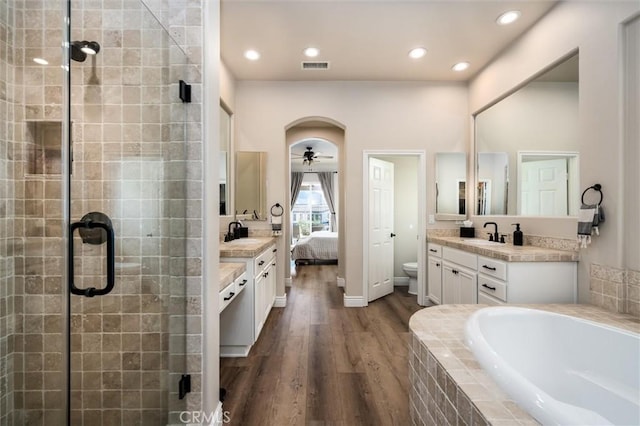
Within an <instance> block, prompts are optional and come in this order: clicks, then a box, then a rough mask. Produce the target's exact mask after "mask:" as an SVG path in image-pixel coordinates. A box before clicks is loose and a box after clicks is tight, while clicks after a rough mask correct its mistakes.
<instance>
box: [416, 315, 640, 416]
mask: <svg viewBox="0 0 640 426" xmlns="http://www.w3.org/2000/svg"><path fill="white" fill-rule="evenodd" d="M509 306H523V307H527V308H533V309H539V310H545V311H551V312H557V313H560V314H565V315H571V316H575V317H579V318H584V319H588V320H592V321H597V322H601V323H604V324H608V325H611V326H614V327H619V328H623V329H626V330H630V331H633V332H636V333H638V332H640V320H639V319H638V318H635V317H632V316H631V315H625V314H616V313H612V312H608V311H605V310H604V309H601V308H599V307H596V306H593V305H574V304H548V305H509ZM486 307H487V305H442V306H434V307H430V308H426V309H422V310H420V311H418V312H416V313H415V314H414V315H413V316H412V317H411V319H410V320H409V329H410V331H411V343H410V344H411V351H412V353H414V354H417V355H418V356H419V358H420V361H419V363H420V364H423V362H424V363H426V364H425V365H424V368H425V370H422V371H428V372H429V373H428V374H429V375H433V378H434V379H437V383H438V386H440V381H441V377H442V380H443V381H444V382H449V381H451V380H453V382H454V383H455V389H450V388H451V385H449V384H448V383H447V386H445V387H444V388H442V389H443V390H444V389H445V388H446V394H447V395H449V394H450V393H451V394H457V395H458V397H457V401H458V402H460V401H463V402H465V401H466V402H465V403H464V404H460V405H459V407H458V409H459V410H460V409H462V411H460V412H459V415H461V416H463V417H464V416H465V415H466V414H468V415H470V416H478V417H479V418H478V417H474V419H476V420H478V421H477V422H474V423H476V424H493V425H534V424H537V422H536V421H535V419H533V418H532V417H531V416H530V415H529V414H528V413H526V412H525V411H524V410H522V409H521V408H520V407H519V406H518V405H517V404H516V403H515V402H513V401H512V400H511V399H510V398H509V397H508V396H507V394H506V393H505V392H504V391H503V390H502V389H500V388H499V387H498V385H497V384H496V383H495V382H494V381H493V380H492V379H491V378H490V377H489V375H488V374H487V373H486V372H485V371H484V370H483V369H482V367H481V366H480V364H478V362H477V361H476V360H475V358H474V356H473V353H472V352H471V351H470V350H469V349H467V347H466V346H465V344H464V325H465V322H466V321H467V318H469V316H470V315H471V314H472V313H474V312H475V311H477V310H478V309H481V308H486ZM434 361H437V362H434ZM413 362H414V363H415V362H416V361H415V359H414V360H413ZM411 367H413V368H414V370H418V371H421V370H419V369H418V366H417V365H413V366H411ZM420 368H423V366H422V365H421V366H420ZM439 370H440V371H439ZM425 374H426V373H425ZM462 394H464V398H462ZM465 413H466V414H465ZM469 424H471V423H469Z"/></svg>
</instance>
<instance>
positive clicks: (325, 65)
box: [302, 61, 329, 70]
mask: <svg viewBox="0 0 640 426" xmlns="http://www.w3.org/2000/svg"><path fill="white" fill-rule="evenodd" d="M302 69H303V70H328V69H329V62H326V61H303V62H302Z"/></svg>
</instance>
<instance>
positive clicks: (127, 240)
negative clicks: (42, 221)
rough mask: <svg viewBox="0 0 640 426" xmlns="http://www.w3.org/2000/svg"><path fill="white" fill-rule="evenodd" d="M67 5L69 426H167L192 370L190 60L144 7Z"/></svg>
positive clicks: (130, 3)
mask: <svg viewBox="0 0 640 426" xmlns="http://www.w3.org/2000/svg"><path fill="white" fill-rule="evenodd" d="M103 3H104V4H103ZM67 5H68V6H69V23H70V29H69V31H68V33H69V40H68V43H69V49H68V50H69V62H68V73H69V74H68V80H67V84H68V87H67V88H66V89H67V90H68V92H67V94H68V100H69V102H70V104H69V109H68V120H66V122H65V123H64V124H66V125H67V126H68V127H67V128H66V129H67V133H66V134H67V140H68V143H69V151H68V152H69V158H68V160H69V161H68V164H69V173H70V175H69V177H68V181H66V185H67V188H68V192H69V204H68V206H69V207H68V208H69V210H68V218H67V226H68V228H67V229H68V255H67V265H68V266H67V282H68V284H69V294H68V299H67V300H68V310H69V317H68V326H69V333H70V334H69V339H68V346H69V350H70V352H69V354H68V359H67V361H68V369H69V384H70V389H69V393H68V399H69V409H70V421H71V424H73V425H83V424H87V425H92V426H94V425H112V424H118V425H134V424H142V425H163V424H167V423H168V422H169V412H170V411H179V410H180V409H181V399H180V396H181V395H179V394H178V393H179V383H180V379H181V377H182V373H184V372H185V369H186V366H185V360H186V357H185V334H186V332H185V326H186V324H185V320H184V313H185V311H184V310H185V280H186V268H185V262H184V258H185V252H186V242H185V241H186V240H185V235H184V233H185V231H186V226H185V221H186V211H185V205H186V203H185V202H184V198H185V183H186V177H185V176H186V168H185V160H186V158H185V155H186V154H185V153H186V142H187V141H186V131H185V116H186V113H187V105H188V104H187V103H185V102H183V100H182V99H180V96H179V94H180V93H181V91H180V85H179V80H180V79H184V78H185V77H184V74H185V70H186V56H185V55H184V53H183V52H182V51H181V50H180V49H179V48H178V47H177V46H176V44H175V43H174V42H173V40H172V39H171V37H170V36H169V34H168V33H167V31H166V30H165V28H163V27H162V25H160V23H159V22H158V20H157V19H156V16H154V14H153V13H152V12H151V11H150V10H148V9H147V8H146V6H145V5H144V4H143V3H142V2H141V1H139V0H135V1H134V0H124V1H117V2H109V3H108V4H107V3H106V2H86V1H85V2H68V3H67ZM107 6H108V7H107ZM182 383H183V384H184V383H185V382H184V381H183V382H182ZM184 390H185V388H184V386H183V391H184Z"/></svg>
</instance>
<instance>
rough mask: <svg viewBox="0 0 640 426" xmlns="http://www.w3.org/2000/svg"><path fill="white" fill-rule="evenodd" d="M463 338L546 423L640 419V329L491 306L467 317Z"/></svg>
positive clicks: (490, 371) (485, 365)
mask: <svg viewBox="0 0 640 426" xmlns="http://www.w3.org/2000/svg"><path fill="white" fill-rule="evenodd" d="M465 341H466V344H467V346H468V347H469V349H470V350H471V352H473V354H474V356H475V357H476V359H477V360H478V362H479V363H480V365H481V366H482V368H483V369H484V370H485V371H486V372H487V373H488V374H489V375H490V376H491V377H492V378H493V379H494V380H495V381H496V382H497V383H498V385H499V386H500V387H501V388H502V389H503V390H504V391H505V392H506V393H507V394H508V395H509V397H511V398H513V400H514V401H515V402H517V403H518V404H519V405H520V406H521V407H522V408H523V409H525V410H526V411H527V412H528V413H529V414H530V415H531V416H533V417H534V418H535V419H536V420H537V421H539V422H540V423H542V424H543V425H598V426H599V425H611V424H613V425H640V390H639V388H640V334H637V333H633V332H630V331H626V330H622V329H618V328H614V327H610V326H607V325H603V324H599V323H596V322H592V321H588V320H583V319H580V318H575V317H571V316H567V315H561V314H556V313H553V312H547V311H540V310H535V309H527V308H520V307H491V308H483V309H480V310H478V311H477V312H475V313H474V314H472V315H471V317H469V319H468V320H467V322H466V324H465Z"/></svg>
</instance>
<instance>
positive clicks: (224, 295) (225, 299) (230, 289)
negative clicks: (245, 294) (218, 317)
mask: <svg viewBox="0 0 640 426" xmlns="http://www.w3.org/2000/svg"><path fill="white" fill-rule="evenodd" d="M237 294H238V291H237V290H236V282H235V281H234V282H232V283H231V284H229V285H228V286H226V287H225V288H224V290H222V291H221V292H220V294H219V296H218V297H219V301H218V306H219V308H220V309H219V310H218V311H219V312H222V311H223V310H224V308H226V307H227V305H229V303H231V301H232V300H233V299H234V298H235V297H236V295H237Z"/></svg>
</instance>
